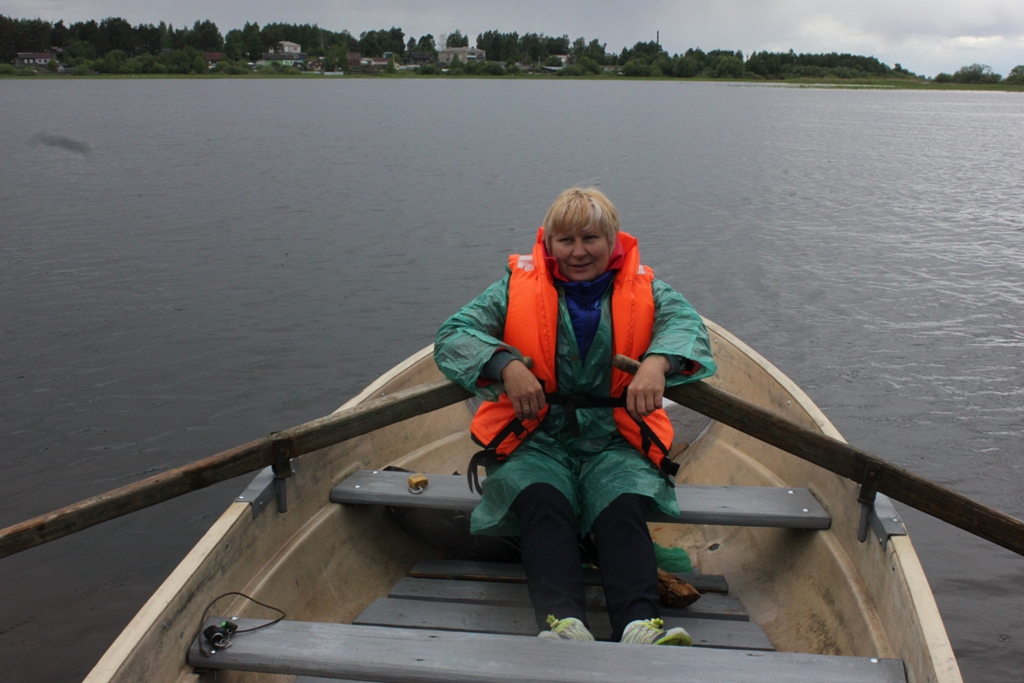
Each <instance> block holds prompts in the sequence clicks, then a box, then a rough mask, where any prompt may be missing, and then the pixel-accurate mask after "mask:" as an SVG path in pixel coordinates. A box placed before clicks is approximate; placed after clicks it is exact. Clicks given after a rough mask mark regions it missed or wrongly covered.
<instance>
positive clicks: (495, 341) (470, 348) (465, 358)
mask: <svg viewBox="0 0 1024 683" xmlns="http://www.w3.org/2000/svg"><path fill="white" fill-rule="evenodd" d="M508 283H509V275H508V274H506V275H505V277H503V278H502V279H501V280H499V281H498V282H495V283H494V284H493V285H491V286H490V287H488V288H487V289H485V290H484V292H483V294H481V295H480V296H478V297H477V298H475V299H473V300H472V301H470V302H469V303H468V304H466V305H465V306H463V307H462V308H461V309H460V310H459V311H458V312H457V313H456V314H455V315H453V316H452V317H450V318H448V320H446V321H445V322H444V324H443V325H441V328H440V329H439V330H438V331H437V338H436V339H435V340H434V361H435V362H436V363H437V367H439V368H440V369H441V372H443V373H444V376H445V377H447V378H448V379H450V380H451V381H453V382H455V383H456V384H458V385H459V386H460V387H462V388H463V389H466V390H467V391H472V392H473V393H475V394H476V395H477V396H479V397H480V398H482V399H484V400H487V401H495V400H497V398H498V396H500V395H501V393H502V392H503V391H504V387H503V386H502V384H501V382H494V381H489V380H487V379H481V377H480V374H481V372H482V371H483V369H484V366H485V365H486V364H487V361H489V360H490V359H491V357H492V356H493V355H494V353H495V352H496V351H509V352H510V353H512V354H513V355H514V356H515V357H516V358H518V359H520V360H522V356H521V354H520V353H519V351H517V350H515V349H513V348H511V347H509V346H507V345H505V344H504V343H502V341H501V338H502V336H503V335H504V332H505V314H506V312H507V311H508Z"/></svg>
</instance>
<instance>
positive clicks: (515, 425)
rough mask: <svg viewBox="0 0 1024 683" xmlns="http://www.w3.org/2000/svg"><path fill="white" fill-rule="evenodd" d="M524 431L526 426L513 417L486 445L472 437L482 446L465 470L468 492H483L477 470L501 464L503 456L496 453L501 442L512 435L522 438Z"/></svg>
mask: <svg viewBox="0 0 1024 683" xmlns="http://www.w3.org/2000/svg"><path fill="white" fill-rule="evenodd" d="M526 431H527V429H526V425H524V424H523V423H522V422H520V420H519V418H518V417H513V418H512V419H511V420H510V421H509V423H508V424H507V425H505V426H504V427H502V428H501V430H500V431H499V432H498V433H497V434H495V435H494V438H493V439H491V440H490V441H489V442H488V443H482V442H480V441H479V440H477V438H476V437H475V436H474V437H473V440H474V441H476V442H477V443H478V444H480V445H481V446H483V450H481V451H477V452H476V453H474V454H473V457H472V458H470V459H469V466H468V468H467V469H466V479H467V480H468V481H469V490H470V491H476V492H477V493H480V494H482V493H483V492H484V491H483V489H482V488H481V487H480V474H479V472H478V470H479V468H480V467H481V466H482V467H484V468H485V469H486V468H488V467H493V466H494V465H495V464H497V463H499V462H503V461H504V460H505V456H504V455H502V454H500V453H498V446H500V445H501V442H502V441H504V440H505V439H507V438H508V437H509V436H511V435H512V434H515V435H516V436H517V437H519V438H522V437H523V435H524V432H526Z"/></svg>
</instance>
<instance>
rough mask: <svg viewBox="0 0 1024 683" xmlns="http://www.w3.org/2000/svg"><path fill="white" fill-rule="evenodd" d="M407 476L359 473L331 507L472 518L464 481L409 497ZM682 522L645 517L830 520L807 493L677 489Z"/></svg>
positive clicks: (772, 523)
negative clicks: (429, 511)
mask: <svg viewBox="0 0 1024 683" xmlns="http://www.w3.org/2000/svg"><path fill="white" fill-rule="evenodd" d="M408 478H409V474H408V473H407V472H388V471H384V470H360V471H359V472H356V473H355V474H353V475H352V476H350V477H349V478H347V479H345V480H344V481H342V482H341V483H340V484H338V485H337V486H335V487H334V488H333V489H332V490H331V500H332V501H333V502H335V503H348V504H355V505H374V504H376V505H390V506H394V507H410V508H417V507H419V508H433V509H442V510H456V511H461V512H471V511H472V510H473V508H474V507H476V504H477V502H478V501H479V500H480V496H479V495H478V494H477V493H476V492H474V491H471V490H469V487H468V486H467V484H466V478H465V477H462V476H452V475H430V477H429V480H430V483H429V484H428V485H427V487H426V488H425V489H424V490H423V491H422V492H421V493H418V494H414V493H411V492H410V491H409V486H408ZM676 498H677V500H678V501H679V509H680V511H681V512H682V516H681V517H670V516H668V515H664V514H659V513H650V514H649V515H648V520H649V521H652V522H679V523H685V524H718V525H725V526H764V527H782V528H791V529H827V528H829V525H830V524H831V519H830V518H829V515H828V513H827V512H825V510H824V508H822V507H821V505H820V504H819V503H818V501H817V500H816V499H815V498H814V496H813V495H811V493H810V492H809V491H808V490H807V489H801V488H775V487H770V486H704V485H679V486H677V487H676Z"/></svg>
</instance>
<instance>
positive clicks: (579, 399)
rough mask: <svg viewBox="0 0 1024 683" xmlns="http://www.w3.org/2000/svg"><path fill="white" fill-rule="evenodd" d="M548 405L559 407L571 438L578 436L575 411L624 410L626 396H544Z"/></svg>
mask: <svg viewBox="0 0 1024 683" xmlns="http://www.w3.org/2000/svg"><path fill="white" fill-rule="evenodd" d="M544 400H545V401H547V402H548V404H549V405H553V406H561V407H562V410H564V411H565V425H566V427H568V428H569V433H570V434H572V435H573V436H579V435H580V420H579V416H577V415H576V411H577V410H579V409H580V408H624V407H626V396H625V394H623V395H622V396H620V397H618V398H612V397H610V396H589V395H587V394H544Z"/></svg>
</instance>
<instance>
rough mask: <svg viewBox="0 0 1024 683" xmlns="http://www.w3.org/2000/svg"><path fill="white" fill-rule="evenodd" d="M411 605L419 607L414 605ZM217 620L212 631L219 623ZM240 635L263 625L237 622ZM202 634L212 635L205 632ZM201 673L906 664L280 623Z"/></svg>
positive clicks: (823, 669) (656, 677)
mask: <svg viewBox="0 0 1024 683" xmlns="http://www.w3.org/2000/svg"><path fill="white" fill-rule="evenodd" d="M410 602H412V601H410ZM223 620H224V617H213V618H211V619H210V620H209V621H208V622H207V624H212V623H219V622H221V621H223ZM238 623H239V626H240V627H241V628H243V629H245V628H251V627H252V626H255V625H257V624H259V623H265V622H261V621H257V620H251V619H239V620H238ZM204 627H205V625H204ZM189 663H190V664H191V665H192V666H194V667H196V668H199V669H226V670H239V671H257V672H266V673H276V674H288V675H297V676H314V677H327V678H334V679H345V680H350V681H380V682H386V683H449V682H450V681H476V682H479V683H519V682H527V681H545V683H622V681H634V680H643V681H645V682H647V683H753V682H754V681H757V682H758V683H762V682H765V681H780V682H781V681H786V682H787V683H839V682H843V683H905V681H906V678H905V675H904V672H903V662H902V661H900V660H893V659H881V660H879V659H868V658H863V657H833V656H827V655H806V654H792V653H776V652H753V651H730V650H716V649H711V648H681V647H652V646H643V645H621V644H618V643H603V642H593V643H579V642H570V641H560V640H546V639H541V638H537V637H534V636H531V637H520V636H509V635H494V634H487V633H469V632H460V631H438V630H428V629H394V628H383V627H374V626H354V625H351V624H323V623H314V622H299V621H282V622H280V623H278V624H275V625H274V626H271V627H269V628H266V629H263V630H260V631H254V632H251V633H239V634H236V635H235V636H234V638H233V644H232V647H230V648H228V649H226V650H221V651H218V652H217V653H216V654H214V655H212V656H210V657H205V656H204V655H203V654H201V653H200V651H199V641H198V640H196V641H195V642H194V643H193V645H192V647H191V649H190V650H189Z"/></svg>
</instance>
